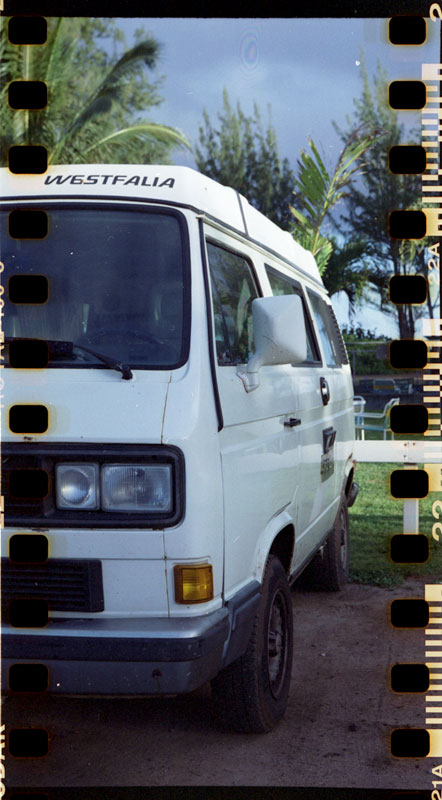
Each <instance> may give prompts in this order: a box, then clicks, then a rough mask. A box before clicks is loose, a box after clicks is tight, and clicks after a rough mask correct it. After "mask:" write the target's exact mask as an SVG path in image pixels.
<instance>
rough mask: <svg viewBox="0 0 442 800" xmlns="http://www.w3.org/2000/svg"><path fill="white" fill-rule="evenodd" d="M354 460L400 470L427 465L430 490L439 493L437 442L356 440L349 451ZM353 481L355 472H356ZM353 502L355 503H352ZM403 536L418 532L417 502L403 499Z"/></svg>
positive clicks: (441, 447)
mask: <svg viewBox="0 0 442 800" xmlns="http://www.w3.org/2000/svg"><path fill="white" fill-rule="evenodd" d="M353 456H354V458H355V459H356V461H361V462H363V461H367V462H376V461H377V462H383V463H390V462H394V463H397V464H403V466H404V469H417V465H418V464H425V465H428V468H427V472H428V473H429V484H430V491H442V482H441V477H442V442H440V441H429V440H428V441H423V440H420V441H413V440H407V441H399V442H398V441H356V442H355V444H354V449H353ZM355 477H356V480H357V471H356V476H355ZM356 502H357V501H356ZM402 502H403V504H404V511H403V533H419V500H418V499H411V500H403V501H402Z"/></svg>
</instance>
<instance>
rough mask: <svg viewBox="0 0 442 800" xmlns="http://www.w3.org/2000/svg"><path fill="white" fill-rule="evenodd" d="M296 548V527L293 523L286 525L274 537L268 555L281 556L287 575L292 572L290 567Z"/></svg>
mask: <svg viewBox="0 0 442 800" xmlns="http://www.w3.org/2000/svg"><path fill="white" fill-rule="evenodd" d="M294 550H295V529H294V526H293V525H286V526H285V527H284V528H282V529H281V530H280V531H279V533H278V534H277V535H276V536H275V538H274V539H273V542H272V544H271V546H270V550H269V553H268V555H269V556H271V555H274V556H277V558H279V560H280V562H281V564H282V566H283V567H284V570H285V572H286V575H289V574H290V567H291V564H292V560H293V553H294Z"/></svg>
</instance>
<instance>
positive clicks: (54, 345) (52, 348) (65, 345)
mask: <svg viewBox="0 0 442 800" xmlns="http://www.w3.org/2000/svg"><path fill="white" fill-rule="evenodd" d="M16 341H22V342H26V341H28V342H33V341H34V342H35V341H41V340H38V339H37V340H36V339H30V338H27V337H23V336H6V337H5V342H6V344H10V343H11V342H16ZM45 341H46V344H47V345H48V349H49V360H51V359H53V358H57V357H58V358H73V350H74V347H75V348H77V350H84V352H85V353H90V355H91V356H95V358H98V359H99V360H100V361H102V362H103V364H106V366H107V367H109V368H110V369H115V370H117V371H118V372H121V373H122V376H123V380H125V381H130V380H131V378H133V372H132V370H131V368H130V367H129V366H128V365H127V364H121V363H120V362H119V361H117V360H116V359H114V358H110V356H104V355H103V354H102V353H97V351H96V350H91V348H90V347H84V346H83V345H82V344H75V343H74V342H67V341H63V340H57V339H49V340H48V339H46V340H45Z"/></svg>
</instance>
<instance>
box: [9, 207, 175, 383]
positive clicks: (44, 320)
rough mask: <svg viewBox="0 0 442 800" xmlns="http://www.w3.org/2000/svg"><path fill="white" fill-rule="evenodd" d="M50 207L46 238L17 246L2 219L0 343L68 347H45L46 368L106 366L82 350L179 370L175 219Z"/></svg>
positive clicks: (162, 213)
mask: <svg viewBox="0 0 442 800" xmlns="http://www.w3.org/2000/svg"><path fill="white" fill-rule="evenodd" d="M46 209H47V214H48V221H49V232H48V235H47V236H46V237H45V238H44V239H13V238H12V237H11V236H9V233H8V214H7V213H4V214H2V222H1V227H2V237H1V241H2V261H3V263H4V265H5V267H4V274H3V276H2V277H3V281H2V283H3V285H4V286H5V294H4V297H5V308H4V317H3V331H4V335H5V337H6V339H7V340H9V341H10V340H11V339H15V338H33V339H44V340H45V341H48V342H49V343H51V342H52V343H53V345H55V344H56V343H57V342H58V343H59V344H60V345H63V343H65V344H67V343H72V344H73V345H74V346H73V347H67V346H64V347H63V346H61V347H58V348H57V347H54V346H52V347H51V346H50V347H49V366H50V367H63V368H66V367H76V368H78V367H92V366H93V367H97V368H103V369H106V365H105V364H104V363H103V360H100V359H99V358H97V357H95V356H94V355H93V354H91V353H89V352H87V350H85V349H84V348H88V349H90V350H95V351H96V352H97V353H100V354H102V355H104V356H107V357H108V358H110V359H115V360H117V361H119V362H122V363H124V364H127V365H129V366H131V367H132V368H140V369H170V368H172V367H177V366H180V365H181V364H183V363H184V362H185V361H186V359H187V351H188V340H189V334H188V330H189V324H190V312H189V293H190V290H189V275H188V253H187V250H188V248H187V246H186V244H185V240H184V236H185V229H184V220H183V219H182V218H181V216H180V215H178V214H176V213H172V212H165V211H163V210H161V211H160V212H158V211H156V210H153V209H149V210H145V209H143V210H138V209H127V210H126V209H121V208H113V209H112V208H109V207H108V206H107V207H104V206H100V207H97V205H94V206H92V205H91V206H88V207H85V206H83V207H80V208H79V207H78V206H75V207H73V206H69V207H68V206H65V207H59V206H57V207H55V206H47V207H46ZM29 276H31V279H29ZM45 279H47V299H46V301H45V302H41V301H42V299H43V300H44V299H45V298H44V297H43V298H42V296H41V291H42V286H43V293H44V292H45V289H44V287H45V285H46V282H45ZM36 285H37V288H39V292H38V293H36V294H35V295H32V292H33V291H34V289H35V286H36ZM30 292H31V295H30V294H29V293H30ZM37 294H39V295H40V296H37ZM36 300H38V301H39V302H35V301H36Z"/></svg>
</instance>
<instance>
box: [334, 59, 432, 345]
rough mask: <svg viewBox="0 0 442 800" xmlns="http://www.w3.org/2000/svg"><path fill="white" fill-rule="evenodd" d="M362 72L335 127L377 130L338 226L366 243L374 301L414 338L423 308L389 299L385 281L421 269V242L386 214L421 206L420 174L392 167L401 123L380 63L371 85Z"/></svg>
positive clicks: (346, 134)
mask: <svg viewBox="0 0 442 800" xmlns="http://www.w3.org/2000/svg"><path fill="white" fill-rule="evenodd" d="M361 75H362V80H363V89H362V95H361V98H360V99H355V100H354V107H355V110H354V113H353V114H352V116H351V118H350V117H347V120H346V122H347V125H346V129H345V130H341V129H340V128H339V127H338V126H337V125H336V124H335V129H336V130H337V132H338V133H339V134H340V136H341V139H342V141H343V142H345V141H347V139H348V137H349V135H351V133H352V131H353V130H354V128H355V125H356V126H358V128H362V129H364V130H366V131H367V133H368V135H370V134H376V135H375V138H374V139H373V143H372V146H371V147H370V149H369V150H368V151H367V153H366V155H365V164H366V167H365V169H364V170H363V172H362V173H361V176H360V179H359V180H358V181H357V182H354V183H352V185H351V186H350V187H349V191H348V194H347V197H346V213H345V214H343V215H342V222H343V225H342V231H343V232H344V235H345V236H346V238H348V237H349V236H350V237H351V238H352V239H353V240H357V241H362V242H364V243H365V254H366V258H365V261H366V266H367V268H368V270H369V277H370V283H371V285H372V286H373V287H374V288H375V290H376V293H377V301H376V305H377V306H378V307H379V308H380V309H381V310H382V311H384V312H385V313H388V314H391V315H394V316H395V317H396V320H397V323H398V327H399V333H400V336H401V338H413V336H414V320H415V317H416V316H417V315H418V314H420V313H422V312H421V311H418V310H417V309H416V307H413V306H411V305H409V306H400V305H399V306H393V304H391V303H390V302H389V297H388V283H389V279H390V277H391V276H392V275H393V274H394V275H400V274H401V275H407V274H413V273H415V272H416V271H418V272H421V271H425V268H424V269H422V267H424V264H422V260H423V261H424V259H423V247H424V244H425V242H424V240H422V241H421V242H417V243H415V242H411V241H409V242H403V241H401V240H398V239H392V238H391V237H390V235H389V232H388V216H389V214H390V212H391V211H392V210H394V209H416V208H419V207H420V206H421V198H420V189H421V178H420V176H416V175H394V174H392V173H391V172H390V170H389V167H388V151H389V149H390V148H391V147H392V146H394V145H398V144H400V143H401V142H403V141H404V128H403V126H402V125H400V124H399V121H398V115H397V113H396V112H395V111H394V110H393V109H391V108H390V106H389V103H388V98H387V91H388V76H387V74H386V72H385V71H384V70H383V69H382V67H381V66H380V65H378V70H377V73H376V75H375V77H374V79H373V83H372V85H370V81H369V78H368V74H367V71H366V69H365V67H364V64H363V63H362V67H361ZM411 139H413V137H411ZM419 254H420V258H419ZM368 302H370V300H368ZM430 305H431V304H430ZM427 313H428V312H427ZM430 313H431V308H430Z"/></svg>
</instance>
